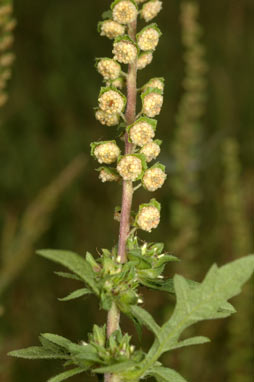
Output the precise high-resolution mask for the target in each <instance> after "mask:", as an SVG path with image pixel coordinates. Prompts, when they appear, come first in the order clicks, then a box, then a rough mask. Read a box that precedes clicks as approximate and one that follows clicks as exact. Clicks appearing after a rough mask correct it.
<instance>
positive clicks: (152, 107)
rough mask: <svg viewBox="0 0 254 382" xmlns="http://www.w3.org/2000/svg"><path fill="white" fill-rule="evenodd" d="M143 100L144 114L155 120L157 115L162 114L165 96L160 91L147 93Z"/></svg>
mask: <svg viewBox="0 0 254 382" xmlns="http://www.w3.org/2000/svg"><path fill="white" fill-rule="evenodd" d="M142 100H143V113H144V114H146V115H147V116H148V117H150V118H154V117H155V116H156V115H158V114H160V112H161V108H162V105H163V96H162V94H161V92H160V91H159V90H158V92H155V91H152V92H149V91H148V92H145V93H144V94H143V95H142Z"/></svg>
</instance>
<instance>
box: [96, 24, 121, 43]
mask: <svg viewBox="0 0 254 382" xmlns="http://www.w3.org/2000/svg"><path fill="white" fill-rule="evenodd" d="M99 31H100V35H101V36H106V37H108V38H110V39H114V38H116V37H118V36H122V35H124V33H125V27H124V25H121V24H119V23H117V22H116V21H114V20H105V21H102V22H101V23H100V24H99Z"/></svg>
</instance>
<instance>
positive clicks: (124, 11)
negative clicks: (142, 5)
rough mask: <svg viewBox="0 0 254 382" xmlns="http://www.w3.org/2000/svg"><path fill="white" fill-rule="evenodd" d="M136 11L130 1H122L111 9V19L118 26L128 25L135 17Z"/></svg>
mask: <svg viewBox="0 0 254 382" xmlns="http://www.w3.org/2000/svg"><path fill="white" fill-rule="evenodd" d="M137 14H138V10H137V8H136V6H135V5H134V4H133V2H132V1H130V0H122V1H120V2H119V3H117V4H116V5H115V6H114V8H113V19H114V21H116V22H118V23H120V24H130V23H131V22H132V21H134V20H135V18H136V17H137Z"/></svg>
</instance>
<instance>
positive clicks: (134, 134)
mask: <svg viewBox="0 0 254 382" xmlns="http://www.w3.org/2000/svg"><path fill="white" fill-rule="evenodd" d="M155 126H156V125H155ZM154 130H155V127H154V124H151V123H149V122H148V121H146V120H145V119H144V118H140V119H139V120H138V121H136V122H135V123H134V124H133V125H131V127H130V128H129V137H130V139H131V141H132V143H134V144H135V145H137V146H141V147H142V146H144V145H145V144H147V143H148V142H151V141H152V139H153V138H154V136H155V132H154Z"/></svg>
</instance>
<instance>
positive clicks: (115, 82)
mask: <svg viewBox="0 0 254 382" xmlns="http://www.w3.org/2000/svg"><path fill="white" fill-rule="evenodd" d="M124 84H125V81H124V79H123V77H118V78H116V79H115V80H113V81H111V82H109V81H108V82H107V86H114V87H115V88H118V89H123V87H124Z"/></svg>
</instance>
